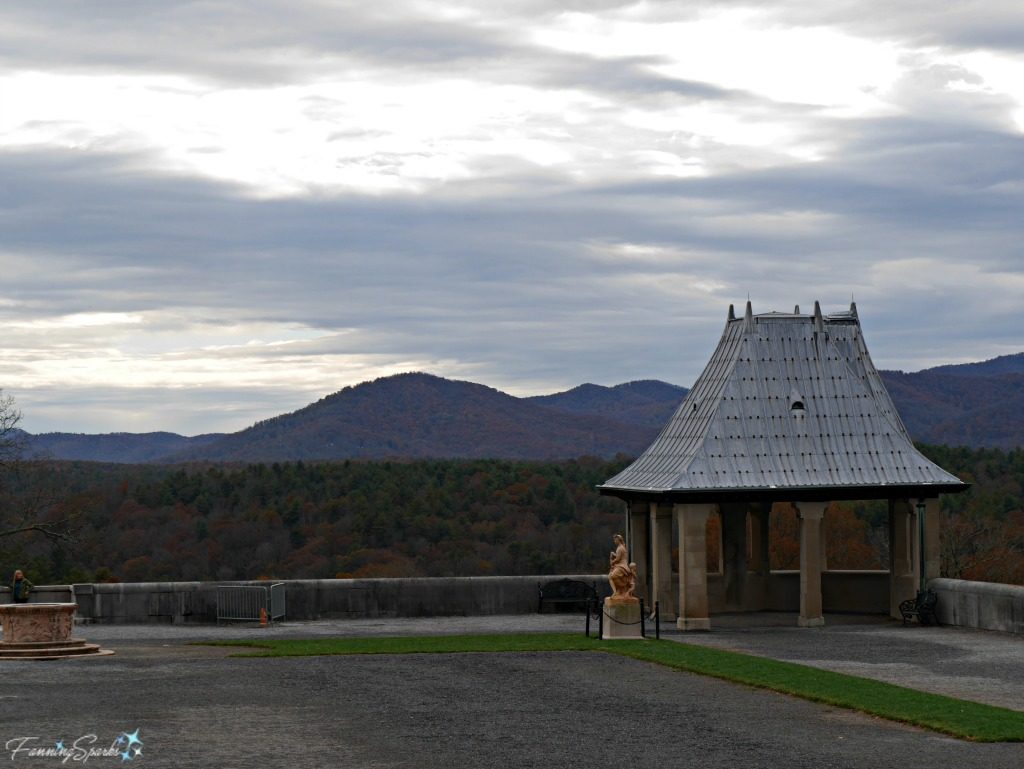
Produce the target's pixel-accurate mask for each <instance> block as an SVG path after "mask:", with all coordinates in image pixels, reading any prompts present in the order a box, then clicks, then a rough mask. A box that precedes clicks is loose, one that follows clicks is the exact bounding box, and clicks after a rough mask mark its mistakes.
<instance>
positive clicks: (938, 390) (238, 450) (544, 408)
mask: <svg viewBox="0 0 1024 769" xmlns="http://www.w3.org/2000/svg"><path fill="white" fill-rule="evenodd" d="M881 374H882V378H883V379H884V381H885V384H886V387H887V388H888V389H889V393H890V395H891V396H892V398H893V401H894V402H895V403H896V407H897V409H898V410H899V413H900V415H901V416H902V418H903V421H904V423H905V424H906V426H907V429H908V430H909V431H910V433H911V435H912V436H913V437H914V439H915V440H918V441H922V442H925V443H945V444H950V445H967V446H973V447H979V446H993V447H999V448H1012V447H1016V446H1021V445H1024V353H1018V354H1016V355H1006V356H1002V357H999V358H994V359H992V360H987V361H984V362H981V363H969V364H963V365H953V366H939V367H936V368H932V369H926V370H924V371H918V372H915V373H904V372H902V371H882V372H881ZM686 392H687V390H686V388H684V387H679V386H677V385H672V384H668V383H666V382H659V381H655V380H641V381H636V382H627V383H625V384H620V385H616V386H614V387H605V386H602V385H595V384H583V385H580V386H578V387H574V388H573V389H571V390H567V391H565V392H559V393H554V394H552V395H540V396H533V397H526V398H516V397H513V396H511V395H508V394H506V393H503V392H501V391H499V390H495V389H493V388H491V387H486V386H484V385H480V384H474V383H472V382H462V381H453V380H449V379H443V378H441V377H437V376H432V375H430V374H423V373H410V374H397V375H395V376H390V377H384V378H381V379H377V380H374V381H372V382H364V383H362V384H359V385H354V386H352V387H346V388H344V389H343V390H339V391H338V392H336V393H333V394H332V395H328V396H327V397H325V398H322V399H321V400H319V401H317V402H315V403H312V404H310V405H308V406H306V407H305V408H302V409H299V410H298V411H294V412H292V413H289V414H283V415H281V416H277V417H273V418H271V419H267V420H264V421H262V422H257V423H256V424H255V425H253V426H252V427H249V428H246V429H245V430H241V431H239V432H237V433H230V434H218V433H210V434H206V435H198V436H194V437H185V436H181V435H176V434H174V433H167V432H159V433H143V434H135V433H107V434H102V435H81V434H72V433H43V434H40V435H33V436H29V440H30V445H31V447H32V449H33V451H34V452H35V453H37V454H40V455H45V456H49V457H52V458H54V459H79V460H92V461H101V462H124V463H144V462H163V463H167V462H193V461H223V462H270V461H286V460H299V459H303V460H313V459H348V458H365V459H380V458H425V457H435V458H440V457H465V458H507V459H556V458H566V457H577V456H582V455H586V454H589V455H596V456H613V455H615V454H619V453H621V454H627V455H634V456H635V455H636V454H638V453H639V452H641V451H642V450H643V449H644V448H646V446H647V445H648V444H649V443H650V442H651V441H652V440H653V439H654V437H655V436H656V435H657V434H658V431H659V430H660V429H661V427H662V426H663V425H664V424H665V422H666V421H667V420H668V419H669V417H670V416H671V415H672V413H673V412H674V411H675V409H676V407H677V406H678V405H679V403H680V402H681V401H682V399H683V397H684V396H685V395H686Z"/></svg>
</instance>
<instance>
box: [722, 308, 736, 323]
mask: <svg viewBox="0 0 1024 769" xmlns="http://www.w3.org/2000/svg"><path fill="white" fill-rule="evenodd" d="M725 320H726V322H728V321H730V320H736V308H735V307H733V306H732V305H731V304H730V305H729V317H727V318H726V319H725Z"/></svg>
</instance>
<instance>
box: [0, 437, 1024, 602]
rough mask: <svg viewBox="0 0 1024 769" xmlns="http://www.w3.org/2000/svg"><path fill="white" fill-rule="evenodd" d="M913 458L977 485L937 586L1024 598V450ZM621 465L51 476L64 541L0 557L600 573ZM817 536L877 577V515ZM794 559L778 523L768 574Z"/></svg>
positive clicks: (861, 514) (176, 565)
mask: <svg viewBox="0 0 1024 769" xmlns="http://www.w3.org/2000/svg"><path fill="white" fill-rule="evenodd" d="M924 451H925V453H927V454H928V455H929V456H930V457H931V458H933V459H935V460H936V461H938V462H939V463H940V464H942V465H943V466H945V467H947V468H948V469H949V470H951V471H952V472H955V473H957V474H958V475H960V477H962V478H963V479H964V480H965V481H968V482H970V483H972V484H974V485H973V488H972V489H971V490H970V491H969V492H967V493H965V494H962V495H959V496H950V497H945V498H944V511H945V515H946V518H947V520H946V525H945V531H944V539H943V568H944V571H945V573H946V574H947V575H948V576H959V577H965V578H970V579H982V580H989V581H1002V582H1014V583H1017V584H1022V583H1024V450H1019V449H1018V450H1015V451H1011V452H1004V451H999V450H994V449H983V450H969V449H948V448H945V447H924ZM628 461H629V460H628V459H626V458H625V457H620V458H618V459H616V460H612V461H605V460H599V459H578V460H567V461H560V462H517V461H506V460H441V461H409V462H375V461H343V462H333V463H331V462H320V463H304V462H295V463H274V464H270V465H265V464H256V465H249V466H235V467H232V466H209V465H204V466H198V465H197V466H187V467H164V466H152V465H151V466H126V465H96V464H91V463H71V462H62V463H53V464H52V465H51V470H50V479H51V481H52V485H53V487H54V489H57V490H59V491H60V492H61V493H62V494H64V495H65V501H64V503H63V504H62V505H61V506H58V507H57V508H55V509H54V510H53V511H52V514H53V515H54V516H62V515H64V514H65V513H67V512H77V513H78V520H77V524H78V533H77V539H76V541H75V542H73V543H71V544H69V545H67V546H63V547H57V548H51V546H50V544H49V543H48V542H45V541H43V540H39V539H31V538H26V537H9V538H6V539H0V547H3V548H4V552H2V553H0V556H2V557H3V562H4V563H6V564H7V566H6V567H5V568H7V570H8V571H10V569H11V568H12V567H14V566H21V567H23V568H28V569H29V571H30V573H31V578H32V579H33V580H34V581H36V582H46V581H56V582H67V581H93V580H99V581H102V580H123V581H139V580H228V579H254V578H258V577H277V578H300V577H317V578H325V577H335V576H342V577H345V576H365V577H371V576H376V577H384V576H441V575H487V574H545V573H547V574H552V573H560V572H561V573H567V572H581V571H582V572H600V571H602V570H603V569H604V568H605V566H606V563H607V554H608V550H609V549H610V537H611V535H612V534H613V533H614V532H616V531H619V530H621V529H622V527H623V523H624V514H623V504H622V503H621V502H620V501H618V500H616V499H613V498H608V497H600V496H599V495H598V494H597V493H596V491H595V486H596V485H597V484H599V483H601V482H603V481H604V480H606V479H607V478H609V477H610V476H611V475H613V474H614V473H616V472H617V471H618V470H619V469H621V468H622V467H623V466H624V465H625V464H626V463H627V462H628ZM712 525H713V524H712ZM826 530H827V532H828V536H829V564H830V566H831V567H832V568H876V567H878V566H880V565H881V564H882V563H885V562H886V558H887V556H886V552H887V551H886V543H885V539H886V533H885V531H886V513H885V505H884V503H865V504H859V505H836V506H833V508H832V509H831V510H830V511H829V513H828V515H827V516H826ZM712 547H713V545H712ZM798 552H799V550H798V535H797V530H796V525H795V518H794V517H793V516H792V515H790V514H787V513H786V512H784V511H782V510H779V511H778V514H777V515H774V516H773V541H772V560H773V565H774V566H775V567H776V568H794V567H795V565H796V562H795V559H796V556H797V554H798ZM711 555H712V558H714V557H715V556H714V553H712V554H711Z"/></svg>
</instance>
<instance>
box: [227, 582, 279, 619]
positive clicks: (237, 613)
mask: <svg viewBox="0 0 1024 769" xmlns="http://www.w3.org/2000/svg"><path fill="white" fill-rule="evenodd" d="M284 588H285V585H284V583H283V582H275V583H274V584H273V585H271V586H270V587H269V588H268V587H264V586H263V585H218V586H217V623H218V624H220V622H221V620H240V621H246V622H259V621H260V620H261V618H263V617H266V618H267V619H268V620H270V621H274V620H283V619H284V617H285V589H284Z"/></svg>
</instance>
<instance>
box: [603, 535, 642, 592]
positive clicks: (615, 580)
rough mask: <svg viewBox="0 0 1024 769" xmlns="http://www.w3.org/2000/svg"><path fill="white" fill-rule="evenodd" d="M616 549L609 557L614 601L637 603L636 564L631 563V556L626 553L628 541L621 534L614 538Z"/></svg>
mask: <svg viewBox="0 0 1024 769" xmlns="http://www.w3.org/2000/svg"><path fill="white" fill-rule="evenodd" d="M612 541H613V542H614V543H615V549H614V550H613V551H612V552H611V555H610V557H609V559H608V560H609V565H610V566H611V568H610V569H609V571H608V582H609V583H610V584H611V586H612V595H611V599H612V600H620V601H630V600H632V601H637V600H639V599H638V598H637V597H636V596H634V595H633V591H634V590H635V589H636V564H635V563H629V555H628V554H627V552H626V540H625V539H623V537H622V535H621V534H616V535H615V536H614V537H612Z"/></svg>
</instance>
